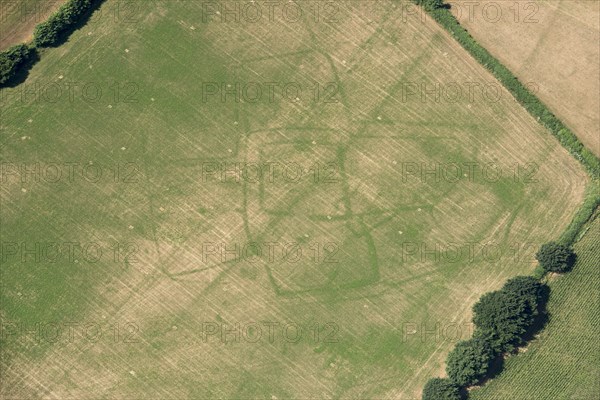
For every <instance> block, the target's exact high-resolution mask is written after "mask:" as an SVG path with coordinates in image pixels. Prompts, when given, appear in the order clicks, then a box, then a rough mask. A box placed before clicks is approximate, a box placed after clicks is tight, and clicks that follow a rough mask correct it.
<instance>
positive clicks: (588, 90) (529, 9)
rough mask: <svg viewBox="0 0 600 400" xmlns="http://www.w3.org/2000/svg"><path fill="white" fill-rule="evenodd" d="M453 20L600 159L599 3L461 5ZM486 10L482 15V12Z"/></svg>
mask: <svg viewBox="0 0 600 400" xmlns="http://www.w3.org/2000/svg"><path fill="white" fill-rule="evenodd" d="M449 3H450V4H455V7H454V8H453V14H454V15H455V16H457V17H458V19H459V22H460V23H461V25H463V26H464V27H465V28H466V29H467V30H468V31H469V32H470V33H471V35H473V37H474V38H475V39H476V40H477V41H478V42H479V43H480V44H481V45H483V47H485V48H486V49H488V50H489V51H490V52H491V53H492V54H493V55H494V56H495V57H497V58H498V59H499V60H500V61H501V62H502V63H503V64H504V65H506V66H507V67H508V68H509V69H510V70H511V71H513V72H514V73H515V75H516V76H517V77H518V78H519V79H521V80H522V81H523V82H530V83H531V85H530V88H531V89H532V90H534V91H535V93H536V95H537V96H538V97H539V98H540V99H541V100H542V101H543V102H544V103H545V104H546V105H548V106H549V107H550V109H551V110H552V111H553V112H554V113H555V114H556V115H557V116H558V117H559V118H560V119H561V120H562V121H563V122H565V124H566V125H567V126H568V127H569V128H571V129H572V130H573V132H574V133H575V134H576V135H577V136H578V137H579V138H580V140H581V141H582V142H583V144H584V145H586V146H587V147H588V148H589V149H590V150H592V151H593V152H594V153H595V154H596V155H598V156H600V100H599V99H598V96H597V93H599V92H600V49H599V48H598V42H600V2H598V1H588V0H535V1H524V0H520V1H500V2H497V1H490V0H484V1H481V2H479V3H478V4H477V5H476V6H475V7H474V8H473V9H472V12H471V16H470V15H469V8H468V5H467V3H466V2H460V1H458V2H449ZM484 10H485V11H484Z"/></svg>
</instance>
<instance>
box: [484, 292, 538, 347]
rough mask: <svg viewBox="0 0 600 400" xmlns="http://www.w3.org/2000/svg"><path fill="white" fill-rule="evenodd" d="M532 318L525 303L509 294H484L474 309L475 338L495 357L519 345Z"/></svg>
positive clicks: (525, 301)
mask: <svg viewBox="0 0 600 400" xmlns="http://www.w3.org/2000/svg"><path fill="white" fill-rule="evenodd" d="M533 318H534V317H533V311H532V310H531V308H530V307H529V304H528V302H527V300H525V299H524V298H522V297H520V296H518V295H516V294H514V293H511V292H508V291H501V290H500V291H495V292H490V293H486V294H484V295H483V296H481V298H480V299H479V301H478V302H477V303H476V304H475V305H474V306H473V323H474V324H475V336H477V337H481V338H485V339H486V340H487V341H488V342H489V344H490V346H491V347H492V349H493V351H494V352H495V353H497V354H500V353H503V352H505V351H512V350H513V349H514V348H515V347H516V346H518V345H519V344H521V342H522V340H521V337H522V336H523V335H524V334H525V332H526V331H527V328H528V327H529V326H531V324H532V323H533Z"/></svg>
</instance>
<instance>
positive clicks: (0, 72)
mask: <svg viewBox="0 0 600 400" xmlns="http://www.w3.org/2000/svg"><path fill="white" fill-rule="evenodd" d="M31 51H32V50H31V49H30V48H29V47H27V46H26V45H24V44H19V45H16V46H13V47H11V48H9V49H8V50H6V51H3V52H1V53H0V86H2V85H4V84H5V83H6V82H8V81H9V80H10V79H12V78H13V77H14V76H15V75H16V74H17V72H18V70H19V67H20V66H21V65H23V64H24V63H26V62H27V61H28V60H29V57H30V55H31Z"/></svg>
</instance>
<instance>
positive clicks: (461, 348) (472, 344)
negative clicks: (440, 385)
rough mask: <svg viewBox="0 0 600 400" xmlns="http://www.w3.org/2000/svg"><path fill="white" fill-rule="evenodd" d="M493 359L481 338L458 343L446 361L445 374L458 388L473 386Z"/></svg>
mask: <svg viewBox="0 0 600 400" xmlns="http://www.w3.org/2000/svg"><path fill="white" fill-rule="evenodd" d="M493 357H494V352H493V351H492V349H491V347H490V345H489V343H488V342H487V341H486V340H484V339H482V338H477V337H476V338H472V339H469V340H464V341H462V342H458V343H457V344H456V346H455V347H454V349H453V350H452V351H451V352H450V354H448V358H447V359H446V373H447V374H448V377H449V378H450V380H452V382H454V383H455V384H456V385H458V386H470V385H475V384H476V383H478V382H479V381H481V379H482V378H483V377H484V376H485V374H486V373H487V371H488V368H489V366H490V363H491V361H492V359H493Z"/></svg>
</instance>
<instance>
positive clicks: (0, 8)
mask: <svg viewBox="0 0 600 400" xmlns="http://www.w3.org/2000/svg"><path fill="white" fill-rule="evenodd" d="M62 3H64V1H63V0H20V1H8V0H0V51H2V50H5V49H7V48H9V47H10V46H13V45H15V44H19V43H26V42H29V41H30V40H31V38H32V35H33V29H34V27H35V26H36V25H37V24H39V23H40V22H42V21H45V20H46V19H47V18H48V16H49V15H50V14H52V13H53V12H54V11H55V10H56V9H57V8H58V7H60V5H61V4H62Z"/></svg>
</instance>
